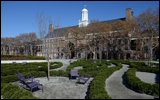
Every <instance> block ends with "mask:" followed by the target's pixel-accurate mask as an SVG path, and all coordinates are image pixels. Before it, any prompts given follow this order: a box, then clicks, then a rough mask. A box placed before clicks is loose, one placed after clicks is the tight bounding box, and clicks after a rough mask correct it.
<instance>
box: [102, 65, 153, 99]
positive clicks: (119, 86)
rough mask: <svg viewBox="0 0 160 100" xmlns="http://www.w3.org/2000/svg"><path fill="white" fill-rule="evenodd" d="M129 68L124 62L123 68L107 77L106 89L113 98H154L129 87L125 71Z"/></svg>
mask: <svg viewBox="0 0 160 100" xmlns="http://www.w3.org/2000/svg"><path fill="white" fill-rule="evenodd" d="M128 69H129V66H128V65H125V64H123V68H121V69H120V70H118V71H115V72H114V73H113V74H112V75H111V76H110V77H109V78H107V80H106V87H105V89H106V91H107V92H108V94H109V95H110V96H111V97H112V99H154V98H155V97H154V96H151V95H146V94H141V93H137V92H135V91H133V90H131V89H129V88H128V87H127V85H126V82H125V78H124V73H125V72H126V71H127V70H128Z"/></svg>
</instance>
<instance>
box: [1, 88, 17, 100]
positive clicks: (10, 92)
mask: <svg viewBox="0 0 160 100" xmlns="http://www.w3.org/2000/svg"><path fill="white" fill-rule="evenodd" d="M15 87H16V86H15ZM17 87H18V86H17ZM18 90H19V87H18V88H11V89H10V90H9V91H7V92H5V93H4V95H3V98H4V99H10V97H11V96H12V95H13V94H14V93H15V92H16V91H18Z"/></svg>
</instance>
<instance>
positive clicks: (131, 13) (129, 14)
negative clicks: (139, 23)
mask: <svg viewBox="0 0 160 100" xmlns="http://www.w3.org/2000/svg"><path fill="white" fill-rule="evenodd" d="M128 19H133V11H132V12H131V8H127V9H126V20H128Z"/></svg>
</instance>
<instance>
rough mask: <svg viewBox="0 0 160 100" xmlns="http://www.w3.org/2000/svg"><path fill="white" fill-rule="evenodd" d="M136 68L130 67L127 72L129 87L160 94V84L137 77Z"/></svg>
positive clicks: (140, 91) (147, 92)
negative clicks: (146, 81)
mask: <svg viewBox="0 0 160 100" xmlns="http://www.w3.org/2000/svg"><path fill="white" fill-rule="evenodd" d="M136 71H137V70H136V69H135V68H130V69H128V71H127V72H126V74H125V78H126V81H127V84H128V85H129V87H130V88H131V89H133V90H135V91H137V92H139V93H146V94H150V95H158V96H159V84H153V85H152V84H150V83H145V82H143V81H141V80H140V79H139V78H138V77H136V75H135V73H136Z"/></svg>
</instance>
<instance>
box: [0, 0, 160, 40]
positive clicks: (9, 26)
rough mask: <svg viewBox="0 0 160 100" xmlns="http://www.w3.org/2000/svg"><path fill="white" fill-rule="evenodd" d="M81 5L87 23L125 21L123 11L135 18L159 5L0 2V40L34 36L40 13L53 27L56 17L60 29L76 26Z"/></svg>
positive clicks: (144, 3) (135, 2)
mask: <svg viewBox="0 0 160 100" xmlns="http://www.w3.org/2000/svg"><path fill="white" fill-rule="evenodd" d="M84 5H87V6H86V9H87V10H88V19H89V20H91V19H99V21H105V20H111V19H117V18H123V17H125V9H126V8H131V10H132V11H133V12H134V16H138V15H139V14H140V13H141V12H142V11H145V10H146V9H147V8H149V7H151V8H153V9H154V8H155V7H159V1H1V38H2V37H16V36H19V34H21V33H30V32H36V29H35V28H34V25H35V24H36V14H37V13H38V12H39V13H40V12H42V11H43V12H45V15H46V16H51V17H52V22H53V23H54V22H55V21H56V18H58V17H60V22H59V27H60V28H63V27H69V26H75V25H78V24H79V23H78V21H79V20H81V11H82V9H83V8H84ZM48 26H49V25H48ZM36 33H37V32H36ZM37 35H38V34H37Z"/></svg>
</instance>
